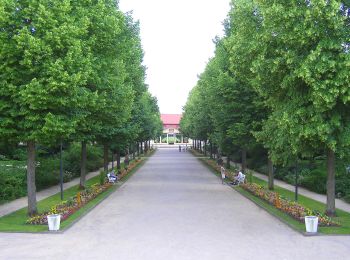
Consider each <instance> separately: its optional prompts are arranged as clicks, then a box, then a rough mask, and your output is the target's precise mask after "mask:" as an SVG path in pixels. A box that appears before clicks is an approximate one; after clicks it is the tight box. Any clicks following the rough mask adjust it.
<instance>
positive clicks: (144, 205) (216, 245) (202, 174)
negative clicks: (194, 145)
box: [0, 149, 350, 260]
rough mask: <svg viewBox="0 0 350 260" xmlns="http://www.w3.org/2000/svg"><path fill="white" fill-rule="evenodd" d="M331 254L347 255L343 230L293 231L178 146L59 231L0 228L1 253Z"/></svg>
mask: <svg viewBox="0 0 350 260" xmlns="http://www.w3.org/2000/svg"><path fill="white" fill-rule="evenodd" d="M332 258H334V259H337V260H340V259H349V258H350V236H313V237H305V236H303V235H301V234H300V233H297V232H295V231H293V230H292V229H290V228H289V227H288V226H286V225H285V224H283V223H281V222H280V221H278V220H277V219H276V218H274V217H273V216H271V215H270V214H268V213H267V212H266V211H264V210H262V209H260V208H259V207H257V206H256V205H255V204H253V203H252V202H250V201H249V200H247V199H246V198H244V197H242V196H241V195H240V194H238V193H237V192H235V191H234V190H233V189H232V188H230V187H229V186H227V185H222V184H221V180H220V179H219V178H218V177H216V176H215V175H214V174H213V173H211V172H210V171H209V170H208V169H207V168H206V167H205V166H204V165H202V164H201V163H200V162H199V161H198V160H197V159H196V158H195V157H193V156H192V155H191V154H190V153H188V152H182V153H180V152H179V151H178V150H177V149H159V150H158V151H157V152H156V153H155V155H153V156H152V157H151V158H150V159H149V160H148V161H147V162H146V164H145V165H144V166H143V167H142V168H140V169H139V170H138V171H137V172H136V174H134V175H133V176H132V177H131V178H130V179H129V180H128V181H127V182H126V183H125V184H124V185H123V186H122V187H120V188H119V189H118V190H117V191H116V192H115V193H113V194H112V195H111V196H109V197H108V198H107V199H106V200H105V201H103V202H102V203H101V204H100V205H98V206H97V207H96V208H95V209H94V210H93V211H91V212H90V213H89V214H87V215H86V216H85V217H83V218H82V219H81V220H80V221H79V222H78V223H76V224H75V225H74V226H72V227H71V228H70V229H69V230H67V231H66V232H64V233H63V234H9V233H0V259H150V260H156V259H165V260H168V259H170V260H171V259H176V260H179V259H191V260H195V259H200V260H203V259H220V260H221V259H249V260H250V259H269V260H271V259H279V260H281V259H293V260H295V259H318V260H320V259H332Z"/></svg>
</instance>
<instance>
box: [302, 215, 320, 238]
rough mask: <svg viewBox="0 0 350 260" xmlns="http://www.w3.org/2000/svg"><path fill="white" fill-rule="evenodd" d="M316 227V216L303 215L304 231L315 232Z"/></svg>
mask: <svg viewBox="0 0 350 260" xmlns="http://www.w3.org/2000/svg"><path fill="white" fill-rule="evenodd" d="M317 227H318V217H316V216H305V228H306V233H310V234H315V233H317Z"/></svg>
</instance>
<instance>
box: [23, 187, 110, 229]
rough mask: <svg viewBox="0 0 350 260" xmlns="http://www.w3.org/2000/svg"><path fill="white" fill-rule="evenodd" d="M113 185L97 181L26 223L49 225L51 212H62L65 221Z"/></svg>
mask: <svg viewBox="0 0 350 260" xmlns="http://www.w3.org/2000/svg"><path fill="white" fill-rule="evenodd" d="M111 186H112V184H110V183H105V184H103V185H100V184H97V183H96V184H94V185H92V186H91V187H89V188H87V189H85V190H83V191H81V192H78V193H77V195H75V196H74V197H72V198H70V199H69V200H66V201H62V202H61V203H59V204H57V205H55V206H53V207H52V208H51V210H49V211H46V212H44V213H42V214H39V215H37V216H34V217H32V218H29V219H28V220H27V222H26V223H27V224H32V225H47V215H50V214H60V215H61V221H64V220H66V219H67V218H68V217H69V216H70V215H72V214H73V213H74V212H76V211H77V210H79V209H80V208H81V207H83V206H84V205H85V204H87V203H88V202H90V201H91V200H93V199H94V198H96V197H97V196H98V195H99V194H101V193H102V192H104V191H106V190H107V189H108V188H110V187H111Z"/></svg>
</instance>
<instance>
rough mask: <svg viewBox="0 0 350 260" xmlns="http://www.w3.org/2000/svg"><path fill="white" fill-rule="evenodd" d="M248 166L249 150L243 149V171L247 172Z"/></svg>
mask: <svg viewBox="0 0 350 260" xmlns="http://www.w3.org/2000/svg"><path fill="white" fill-rule="evenodd" d="M246 168H247V150H246V149H244V148H243V149H242V173H243V174H245V171H246Z"/></svg>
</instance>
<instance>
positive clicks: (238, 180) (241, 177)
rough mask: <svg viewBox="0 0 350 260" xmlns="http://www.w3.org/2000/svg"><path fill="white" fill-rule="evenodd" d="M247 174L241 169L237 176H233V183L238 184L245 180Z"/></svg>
mask: <svg viewBox="0 0 350 260" xmlns="http://www.w3.org/2000/svg"><path fill="white" fill-rule="evenodd" d="M244 178H245V175H244V174H243V173H242V171H239V172H238V173H237V174H236V175H235V177H234V178H233V182H232V183H231V184H232V185H238V184H240V183H242V182H243V181H244Z"/></svg>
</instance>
